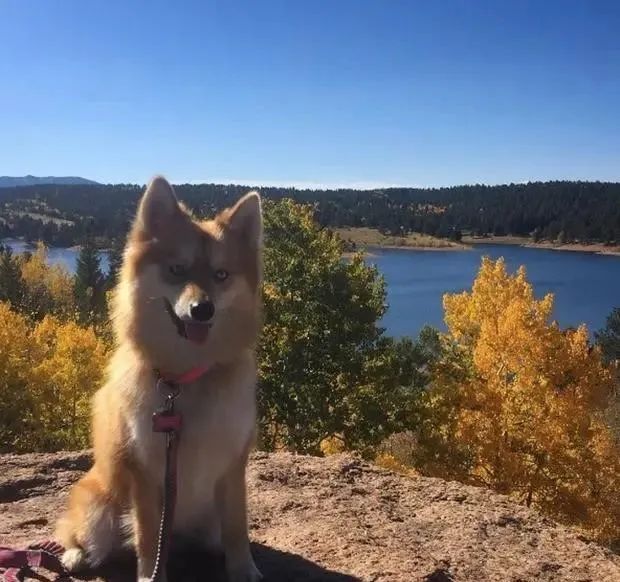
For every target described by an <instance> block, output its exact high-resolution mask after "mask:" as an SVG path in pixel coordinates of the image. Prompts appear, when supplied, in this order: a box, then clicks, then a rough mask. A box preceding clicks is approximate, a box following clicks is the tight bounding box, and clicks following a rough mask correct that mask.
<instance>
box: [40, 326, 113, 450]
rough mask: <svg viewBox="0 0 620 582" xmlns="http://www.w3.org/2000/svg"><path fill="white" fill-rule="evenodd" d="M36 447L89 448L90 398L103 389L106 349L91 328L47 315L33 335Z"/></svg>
mask: <svg viewBox="0 0 620 582" xmlns="http://www.w3.org/2000/svg"><path fill="white" fill-rule="evenodd" d="M31 339H32V350H33V355H34V362H35V363H34V365H33V368H32V372H31V386H30V391H31V393H33V395H34V396H35V401H36V403H37V404H40V406H37V420H38V425H39V426H38V429H39V431H38V432H39V439H38V440H39V448H42V449H54V448H57V447H58V446H59V444H61V445H62V447H63V448H70V449H75V448H80V447H84V446H86V445H87V444H88V434H89V424H90V422H89V418H90V399H91V396H92V394H93V393H94V391H95V390H96V389H97V388H98V387H99V386H100V385H101V380H102V376H103V370H104V367H105V362H106V360H107V349H106V345H105V344H104V342H103V341H102V340H101V339H99V338H98V337H97V336H96V335H95V332H94V331H93V328H92V327H89V328H85V327H81V326H79V325H78V324H77V323H75V322H73V321H69V322H64V323H63V322H61V321H59V320H58V319H57V318H55V317H52V316H46V317H45V318H44V319H43V320H42V321H41V322H39V323H38V324H37V325H36V327H35V328H34V330H33V331H32V335H31Z"/></svg>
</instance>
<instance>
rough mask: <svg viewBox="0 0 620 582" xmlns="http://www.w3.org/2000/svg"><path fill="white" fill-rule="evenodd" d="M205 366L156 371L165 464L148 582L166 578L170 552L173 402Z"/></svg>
mask: <svg viewBox="0 0 620 582" xmlns="http://www.w3.org/2000/svg"><path fill="white" fill-rule="evenodd" d="M206 372H207V367H206V366H197V367H196V368H192V369H191V370H189V371H187V372H185V373H183V374H170V373H164V372H161V371H159V370H156V371H155V374H156V375H157V389H158V390H159V391H160V392H161V393H162V394H163V395H164V397H165V401H164V405H163V406H162V407H161V408H160V409H159V410H157V411H156V412H154V413H153V432H161V433H164V434H165V435H166V465H165V470H164V499H163V502H162V508H161V519H160V522H159V535H158V537H157V553H156V556H155V567H154V568H153V574H151V582H160V580H162V579H164V578H165V574H166V564H167V562H168V556H169V555H170V545H171V542H172V528H173V525H174V510H175V507H176V504H177V457H178V455H177V452H178V449H179V432H180V430H181V426H182V417H181V414H180V413H178V412H175V410H174V401H175V400H176V399H177V398H178V396H179V394H181V387H182V386H183V384H190V383H191V382H194V381H196V380H198V379H199V378H201V377H202V376H204V375H205V374H206Z"/></svg>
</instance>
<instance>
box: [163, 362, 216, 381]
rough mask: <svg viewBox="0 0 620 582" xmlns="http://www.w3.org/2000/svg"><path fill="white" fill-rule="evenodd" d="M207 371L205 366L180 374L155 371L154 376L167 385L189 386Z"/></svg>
mask: <svg viewBox="0 0 620 582" xmlns="http://www.w3.org/2000/svg"><path fill="white" fill-rule="evenodd" d="M207 371H208V367H207V366H196V367H195V368H191V369H189V370H188V371H187V372H183V373H182V374H173V373H171V372H162V371H161V370H156V374H157V375H158V376H159V378H160V379H161V380H163V381H164V382H167V383H169V384H190V383H191V382H195V381H196V380H198V378H201V377H202V376H204V375H205V374H206V373H207Z"/></svg>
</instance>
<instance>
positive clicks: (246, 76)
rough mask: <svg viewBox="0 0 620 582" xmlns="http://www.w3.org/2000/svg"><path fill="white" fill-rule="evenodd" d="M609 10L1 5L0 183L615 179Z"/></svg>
mask: <svg viewBox="0 0 620 582" xmlns="http://www.w3.org/2000/svg"><path fill="white" fill-rule="evenodd" d="M619 30H620V3H618V2H614V1H607V2H603V1H595V0H590V1H585V0H583V1H580V2H574V1H571V0H562V1H555V0H553V1H552V0H544V1H540V0H539V1H536V2H533V1H532V2H530V1H527V0H521V1H501V2H500V1H475V0H451V1H448V0H446V1H437V2H429V1H425V2H418V1H415V0H408V1H407V0H403V1H397V0H376V1H364V0H307V1H301V0H300V1H297V0H281V1H275V0H274V1H272V0H260V1H251V0H248V1H243V2H241V1H234V0H229V1H226V2H225V1H221V2H210V1H202V2H200V1H195V2H189V1H185V2H184V1H179V2H159V1H154V0H150V1H149V2H137V1H116V0H107V1H100V0H91V1H88V2H84V1H82V0H80V1H75V0H62V1H46V2H41V1H40V0H0V39H1V42H2V48H1V49H0V175H5V174H7V175H23V174H28V173H30V174H35V175H81V176H85V177H88V178H92V179H96V180H100V181H103V182H121V181H122V182H138V183H144V182H145V181H146V180H148V178H149V176H151V175H152V174H154V173H164V174H166V175H167V176H168V177H169V178H170V179H171V180H173V181H175V182H186V181H194V182H197V181H208V182H238V183H245V184H250V185H266V184H297V185H302V186H303V185H349V184H354V185H358V186H364V187H373V186H376V185H389V184H404V185H421V186H434V185H451V184H462V183H476V182H481V183H491V184H495V183H505V182H511V181H514V182H521V181H528V180H547V179H599V180H620V34H619V32H618V31H619Z"/></svg>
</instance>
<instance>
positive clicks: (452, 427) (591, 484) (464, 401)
mask: <svg viewBox="0 0 620 582" xmlns="http://www.w3.org/2000/svg"><path fill="white" fill-rule="evenodd" d="M552 307H553V297H552V296H551V295H547V296H546V297H544V298H542V299H536V298H535V296H534V292H533V289H532V287H531V285H530V284H529V283H528V282H527V280H526V274H525V269H524V268H521V269H519V271H518V272H517V273H516V274H515V275H510V274H509V273H508V272H507V271H506V266H505V264H504V262H503V260H499V261H497V262H493V261H491V260H488V259H485V260H484V261H483V263H482V267H481V269H480V272H479V274H478V277H477V278H476V281H475V282H474V285H473V289H472V290H471V292H464V293H460V294H448V295H446V296H445V297H444V309H445V321H446V324H447V327H448V333H447V334H445V336H444V337H443V338H442V341H443V348H444V349H443V353H442V355H441V357H440V358H439V359H438V360H437V361H436V362H435V363H434V365H433V372H432V374H431V377H432V382H431V386H430V389H429V390H428V392H427V393H426V394H425V397H424V402H423V407H422V412H421V422H420V424H419V426H418V427H417V438H418V443H417V449H416V452H415V455H414V457H415V462H416V464H417V465H418V467H419V468H420V469H422V470H423V471H424V472H425V473H427V474H431V475H436V476H442V477H447V478H454V479H459V480H462V481H465V482H468V483H473V484H476V485H484V486H487V487H490V488H492V489H494V490H496V491H499V492H501V493H505V494H509V495H511V496H514V497H516V498H518V499H519V500H521V501H522V502H524V503H526V504H528V505H530V504H532V505H535V506H537V507H539V508H541V509H543V510H544V511H545V512H546V513H548V514H551V515H553V516H556V517H558V518H561V519H562V520H563V521H568V522H571V523H576V524H580V525H582V526H584V527H586V528H588V529H590V530H591V531H593V532H594V533H595V534H597V535H598V536H599V537H600V538H601V539H606V540H614V539H615V540H617V539H618V538H619V537H620V532H619V531H618V527H619V524H620V456H619V453H620V450H619V448H618V443H617V442H615V441H614V438H613V436H612V433H611V431H610V429H609V428H608V426H607V425H606V424H605V421H604V414H603V413H604V410H605V408H606V406H607V404H608V402H609V398H610V395H611V394H612V393H613V388H614V378H613V375H612V373H611V372H610V370H609V369H608V368H606V367H605V365H604V364H603V362H602V360H601V356H600V353H599V350H598V348H593V347H592V346H591V345H590V342H589V338H588V331H587V329H586V328H585V326H581V327H579V328H578V329H572V330H566V331H563V330H561V329H560V328H559V327H558V326H557V325H556V324H555V323H553V322H551V312H552Z"/></svg>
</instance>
